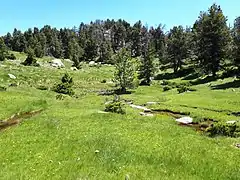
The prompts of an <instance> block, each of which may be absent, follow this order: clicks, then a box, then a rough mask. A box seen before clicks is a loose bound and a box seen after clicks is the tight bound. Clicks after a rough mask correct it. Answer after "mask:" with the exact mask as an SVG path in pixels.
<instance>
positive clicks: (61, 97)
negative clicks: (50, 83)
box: [56, 94, 65, 100]
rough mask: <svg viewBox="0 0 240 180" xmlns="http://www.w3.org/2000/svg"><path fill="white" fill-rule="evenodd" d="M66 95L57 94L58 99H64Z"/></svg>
mask: <svg viewBox="0 0 240 180" xmlns="http://www.w3.org/2000/svg"><path fill="white" fill-rule="evenodd" d="M64 98H65V96H64V95H63V94H58V95H56V100H64Z"/></svg>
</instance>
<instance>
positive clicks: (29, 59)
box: [22, 56, 40, 67]
mask: <svg viewBox="0 0 240 180" xmlns="http://www.w3.org/2000/svg"><path fill="white" fill-rule="evenodd" d="M22 64H23V65H24V66H36V67H38V66H40V65H39V64H38V63H37V60H36V59H35V58H34V57H33V56H28V57H27V58H26V60H25V61H24V62H23V63H22Z"/></svg>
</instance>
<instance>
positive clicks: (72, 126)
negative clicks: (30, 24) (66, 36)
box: [0, 53, 240, 180]
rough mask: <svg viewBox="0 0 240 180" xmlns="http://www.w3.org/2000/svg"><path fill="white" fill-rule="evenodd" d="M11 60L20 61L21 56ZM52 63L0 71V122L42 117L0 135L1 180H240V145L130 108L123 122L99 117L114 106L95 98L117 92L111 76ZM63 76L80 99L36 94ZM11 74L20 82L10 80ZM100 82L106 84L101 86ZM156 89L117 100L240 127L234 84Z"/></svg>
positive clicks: (105, 70)
mask: <svg viewBox="0 0 240 180" xmlns="http://www.w3.org/2000/svg"><path fill="white" fill-rule="evenodd" d="M15 55H16V56H17V59H20V60H21V61H23V60H24V59H25V55H24V54H20V53H15ZM50 59H51V58H49V57H45V58H43V59H38V60H39V61H40V62H41V63H43V64H44V63H45V64H46V66H42V67H40V68H39V67H25V66H22V65H20V64H19V63H18V60H17V61H5V62H2V63H1V65H0V83H1V84H0V85H1V86H5V87H7V91H1V92H0V102H1V103H0V119H7V118H9V117H10V116H11V115H13V114H15V113H18V112H27V111H33V110H39V109H43V111H42V112H41V113H40V114H38V115H36V116H33V117H31V118H29V119H25V120H24V121H23V122H22V123H20V124H19V125H16V126H11V127H9V128H7V129H4V130H2V131H0V144H1V148H0V166H1V168H0V179H3V180H8V179H9V180H10V179H24V180H25V179H34V180H35V179H75V180H80V179H144V180H145V179H149V180H150V179H156V180H158V179H172V180H175V179H184V180H187V179H189V180H190V179H191V180H195V179H196V180H198V179H199V180H202V179H207V180H213V179H214V180H215V179H223V180H226V179H236V180H237V179H239V177H240V171H239V170H240V163H239V161H240V156H239V154H240V149H237V148H236V147H234V144H236V143H240V138H230V137H223V136H219V137H214V138H211V137H209V136H207V135H205V134H203V133H201V132H198V131H196V130H195V129H193V128H189V127H182V126H179V125H178V124H177V123H176V122H175V119H174V118H173V117H170V116H167V115H164V114H159V115H155V116H153V117H143V116H140V115H139V112H140V111H139V110H136V109H132V108H131V107H129V106H128V105H125V108H126V112H127V113H126V114H125V115H120V114H114V113H99V111H103V110H104V107H105V105H104V104H105V102H106V101H108V100H111V99H112V97H111V96H100V95H98V91H100V90H104V89H111V88H113V87H114V84H112V83H111V81H112V78H113V73H114V68H113V67H111V66H106V65H103V66H101V67H99V68H98V67H89V66H88V65H84V66H83V68H82V69H81V70H79V71H72V70H70V67H71V64H70V63H69V62H68V61H64V60H63V62H64V64H65V65H66V68H63V69H55V68H51V67H48V66H47V64H48V61H49V60H50ZM66 72H68V73H69V74H70V75H71V76H72V77H73V80H74V86H73V89H74V91H75V93H76V96H77V98H72V97H68V96H67V97H65V98H64V100H57V99H56V95H57V93H55V92H53V91H50V90H39V87H40V86H45V87H47V88H49V89H50V88H51V87H53V86H54V85H55V84H57V83H59V82H60V80H61V77H62V76H63V75H64V73H66ZM8 73H11V74H13V75H15V76H16V77H17V78H16V79H10V78H9V77H8ZM104 79H105V80H106V81H107V83H101V81H102V80H104ZM161 81H162V80H155V81H154V82H153V84H152V85H151V86H150V87H148V86H141V87H138V88H137V89H135V90H133V93H132V94H127V95H122V96H121V99H126V100H132V101H133V102H134V104H137V105H142V104H145V103H147V102H151V101H154V102H158V104H155V105H151V106H149V107H151V108H154V109H169V110H174V111H182V112H189V113H190V116H191V117H193V118H194V121H201V120H202V119H203V118H212V119H216V120H219V121H228V120H238V119H239V117H237V116H235V115H233V114H232V113H234V112H239V111H240V110H239V107H240V89H239V88H238V87H240V85H239V81H238V80H234V78H225V79H218V80H215V81H211V82H207V83H196V85H195V86H193V88H196V89H197V91H195V92H186V93H182V94H178V92H177V90H176V89H173V90H170V91H167V92H163V90H162V86H161V85H160V84H161ZM169 81H172V82H182V81H183V82H186V81H188V80H184V79H183V78H173V79H170V80H169ZM209 83H211V85H209ZM236 83H237V85H236ZM10 84H17V86H9V85H10ZM238 85H239V86H238ZM213 87H215V88H213Z"/></svg>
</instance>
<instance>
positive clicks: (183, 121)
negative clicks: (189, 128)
mask: <svg viewBox="0 0 240 180" xmlns="http://www.w3.org/2000/svg"><path fill="white" fill-rule="evenodd" d="M176 121H177V122H179V123H181V124H191V123H192V122H193V119H192V118H191V117H188V116H186V117H181V118H179V119H176Z"/></svg>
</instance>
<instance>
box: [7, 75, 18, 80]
mask: <svg viewBox="0 0 240 180" xmlns="http://www.w3.org/2000/svg"><path fill="white" fill-rule="evenodd" d="M8 76H9V77H10V78H11V79H16V76H14V75H13V74H8Z"/></svg>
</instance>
